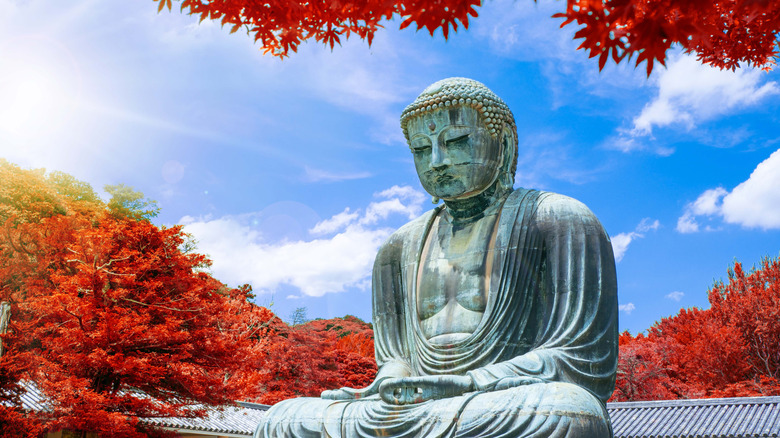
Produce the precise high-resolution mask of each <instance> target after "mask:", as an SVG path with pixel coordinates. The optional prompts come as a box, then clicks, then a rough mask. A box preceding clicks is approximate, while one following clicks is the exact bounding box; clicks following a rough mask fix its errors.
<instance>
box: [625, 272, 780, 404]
mask: <svg viewBox="0 0 780 438" xmlns="http://www.w3.org/2000/svg"><path fill="white" fill-rule="evenodd" d="M708 294H709V301H710V305H711V308H710V309H707V310H701V309H696V308H693V309H682V310H680V313H678V314H677V315H675V316H672V317H669V318H664V319H662V320H661V321H660V322H658V323H656V324H655V325H654V326H653V327H651V328H650V330H649V334H648V336H643V335H641V334H640V335H638V336H637V337H632V336H631V335H630V334H629V333H627V332H626V333H623V334H621V336H620V358H619V363H618V380H617V388H616V391H615V394H614V396H613V400H615V401H622V400H652V399H658V398H701V397H704V398H708V397H747V396H758V395H778V394H780V382H779V381H778V378H780V314H779V313H780V258H778V259H774V260H772V259H764V260H763V261H762V262H761V266H760V267H759V268H758V269H753V270H752V271H751V272H750V273H749V274H745V272H744V271H743V269H742V265H741V264H740V263H738V262H737V263H735V264H734V268H733V270H729V282H728V284H724V283H723V282H719V283H716V284H715V285H714V286H713V288H712V289H711V290H710V291H709V293H708Z"/></svg>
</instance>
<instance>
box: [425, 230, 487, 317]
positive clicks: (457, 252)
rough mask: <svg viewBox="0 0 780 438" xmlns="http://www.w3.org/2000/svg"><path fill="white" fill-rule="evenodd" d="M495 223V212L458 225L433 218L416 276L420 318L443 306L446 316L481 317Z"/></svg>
mask: <svg viewBox="0 0 780 438" xmlns="http://www.w3.org/2000/svg"><path fill="white" fill-rule="evenodd" d="M495 225H496V215H490V216H487V217H484V218H482V219H480V220H478V221H475V222H473V223H471V224H468V225H461V226H454V225H452V224H450V223H448V222H446V221H444V220H441V219H440V218H437V219H435V220H434V222H433V224H432V226H431V229H430V232H429V233H428V236H427V238H426V241H425V244H424V247H423V251H422V255H421V259H420V266H419V271H418V277H417V280H418V281H417V312H418V318H419V319H420V320H421V321H422V320H426V319H429V318H432V317H434V316H435V315H437V314H439V313H442V312H443V311H445V310H447V312H446V313H447V314H448V315H449V317H453V316H454V317H458V316H459V315H460V316H462V317H463V318H466V315H470V318H474V317H476V316H479V318H481V314H482V313H484V311H485V309H486V307H487V302H488V292H489V290H490V275H489V272H490V269H491V266H492V261H493V243H492V242H494V241H495V239H494V237H495V236H494V233H495ZM476 322H477V323H478V320H477V321H476ZM466 325H473V324H466Z"/></svg>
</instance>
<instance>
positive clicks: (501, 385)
mask: <svg viewBox="0 0 780 438" xmlns="http://www.w3.org/2000/svg"><path fill="white" fill-rule="evenodd" d="M536 383H548V381H547V380H544V379H541V378H539V377H533V376H517V377H507V378H505V379H501V380H499V381H498V383H497V384H496V386H495V387H494V388H493V390H494V391H501V390H503V389H509V388H515V387H518V386H527V385H534V384H536Z"/></svg>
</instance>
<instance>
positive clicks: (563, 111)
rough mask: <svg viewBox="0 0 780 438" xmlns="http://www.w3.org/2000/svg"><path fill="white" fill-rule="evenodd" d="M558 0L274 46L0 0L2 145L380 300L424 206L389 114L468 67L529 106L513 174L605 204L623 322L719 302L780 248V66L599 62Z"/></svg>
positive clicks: (366, 311) (175, 24) (676, 56)
mask: <svg viewBox="0 0 780 438" xmlns="http://www.w3.org/2000/svg"><path fill="white" fill-rule="evenodd" d="M562 7H563V3H561V2H546V1H540V2H539V3H534V2H533V1H531V0H518V1H512V0H494V1H487V2H486V3H485V5H484V6H483V7H482V8H480V10H479V12H480V17H479V18H477V19H475V20H473V22H472V26H471V28H470V29H469V30H468V31H463V30H461V31H460V32H458V33H457V34H454V35H452V36H451V38H450V40H449V41H444V40H443V38H442V37H441V35H440V34H438V33H437V35H436V37H434V38H431V37H430V36H429V35H428V34H427V33H425V32H414V31H413V30H410V29H407V30H404V31H399V30H397V28H398V22H391V23H388V24H387V29H386V31H383V32H381V33H379V34H377V36H376V39H375V40H374V44H373V45H372V47H370V48H369V47H368V46H367V45H366V44H365V43H364V42H362V41H360V40H354V41H352V40H350V41H348V42H346V43H344V44H343V45H342V46H341V47H338V46H337V47H336V48H335V49H334V50H333V51H331V50H330V49H327V48H325V47H321V46H319V45H316V44H313V43H310V44H304V45H303V46H301V47H300V50H299V53H297V54H293V55H292V56H291V57H290V58H289V59H286V60H284V61H280V60H278V59H276V58H271V57H267V56H262V55H261V52H260V51H259V50H258V47H257V46H255V45H254V44H253V43H252V40H251V38H250V37H247V36H244V35H242V34H233V35H229V34H228V32H227V30H225V29H221V28H220V26H219V25H217V24H215V23H211V22H203V23H201V24H198V21H197V19H196V18H194V17H189V16H187V15H183V14H181V13H179V12H178V11H176V5H174V12H173V13H168V12H167V11H166V12H163V13H161V14H157V13H156V10H157V8H156V3H153V2H151V1H148V0H144V1H136V0H130V1H124V2H106V1H99V0H71V1H67V2H54V1H42V0H0V157H3V158H6V159H8V160H9V161H12V162H14V163H17V164H19V165H22V166H24V167H35V168H38V167H45V168H47V169H49V170H62V171H65V172H68V173H71V174H72V175H74V176H76V177H77V178H79V179H82V180H85V181H87V182H89V183H91V184H92V185H93V187H95V188H96V189H100V188H102V187H103V186H104V185H106V184H117V183H125V184H128V185H131V186H133V187H134V188H136V189H137V190H140V191H142V192H144V193H145V194H146V195H147V196H148V197H150V198H152V199H155V200H157V201H158V202H159V204H160V206H161V207H162V213H161V214H160V216H159V217H158V218H157V220H156V223H158V224H160V225H173V224H184V225H185V229H186V230H187V231H188V232H190V233H192V234H193V235H194V236H195V237H196V238H197V240H198V241H199V249H200V250H201V251H202V252H204V253H207V254H209V255H210V256H211V258H212V259H213V261H214V265H213V267H212V273H213V274H214V276H216V277H217V278H219V279H220V280H222V281H223V282H225V283H227V284H229V285H231V286H236V285H238V284H242V283H250V284H252V285H253V287H254V289H255V292H256V293H257V302H258V303H259V304H263V305H270V306H271V308H272V310H274V311H276V312H277V313H278V314H279V315H280V316H281V317H283V318H287V317H288V316H289V315H290V313H291V312H292V311H293V310H294V309H295V308H297V307H306V308H307V311H308V316H309V317H310V318H315V317H325V318H329V317H335V316H343V315H345V314H353V315H357V316H359V317H361V318H363V319H366V320H369V319H370V317H371V309H370V268H371V264H372V263H373V257H374V255H375V253H376V249H377V247H378V246H379V245H380V244H381V242H382V241H383V240H384V239H385V238H386V237H387V236H388V235H389V233H391V232H392V230H393V229H395V228H397V227H399V226H400V225H402V224H403V223H405V222H407V221H408V220H409V219H411V218H414V217H416V216H417V215H419V214H421V213H422V212H423V211H425V210H427V209H429V208H432V204H431V203H430V197H429V196H427V195H425V194H424V193H423V192H422V188H421V186H420V184H419V181H418V180H417V176H416V174H415V172H414V168H413V165H412V161H411V154H410V153H409V150H408V148H407V146H406V144H405V141H404V140H403V137H402V134H401V131H400V128H399V125H398V117H399V115H400V113H401V111H402V110H403V108H404V107H405V106H406V105H407V104H408V103H410V102H411V101H412V100H413V99H414V98H415V97H416V95H417V94H419V92H420V91H422V90H423V89H424V88H425V87H426V86H427V85H429V84H431V83H432V82H435V81H437V80H439V79H442V78H445V77H451V76H466V77H471V78H474V79H477V80H479V81H481V82H483V83H485V84H486V85H487V86H488V87H490V88H491V89H492V90H493V91H494V92H496V94H498V95H499V96H501V97H502V98H503V99H504V100H505V101H506V102H507V104H508V105H509V107H510V108H511V109H512V111H513V113H514V115H515V118H516V120H517V125H518V134H519V142H520V151H519V165H518V172H517V178H516V186H524V187H531V188H539V189H544V190H551V191H555V192H559V193H563V194H566V195H569V196H572V197H574V198H577V199H579V200H581V201H583V202H585V203H586V204H587V205H588V206H589V207H590V208H591V209H592V210H593V211H594V212H595V213H596V215H597V216H598V217H599V218H600V219H601V221H602V223H603V224H604V226H605V228H606V229H607V231H608V233H609V234H610V236H612V239H613V246H614V247H615V250H616V254H617V255H618V263H617V269H618V282H619V301H620V305H621V311H620V327H621V330H624V329H628V330H630V331H631V332H633V333H637V332H639V331H642V330H645V329H647V328H648V327H649V326H651V325H652V324H653V322H654V321H657V320H659V319H660V318H662V317H666V316H669V315H672V314H674V313H676V312H677V311H678V310H679V309H680V308H681V307H690V306H699V307H706V306H707V300H706V290H707V289H708V288H709V287H710V286H711V285H712V284H713V281H715V280H718V279H720V278H725V276H726V269H727V268H728V267H729V266H730V265H731V264H732V263H733V261H734V260H739V261H742V262H743V263H744V264H745V265H747V266H752V265H754V264H757V263H759V262H760V260H761V258H762V257H765V256H770V257H777V256H778V255H780V130H779V129H778V128H779V127H780V84H779V82H780V73H778V72H771V73H765V72H761V71H756V70H751V69H742V70H739V71H737V72H735V73H733V72H728V71H726V72H722V71H719V70H713V69H710V68H707V67H703V66H700V65H699V64H698V63H696V61H695V59H692V58H691V57H689V56H685V55H682V54H680V53H673V54H671V56H670V59H669V62H668V68H667V69H663V68H659V69H656V71H655V72H653V74H652V76H651V77H650V78H649V79H648V78H646V76H645V74H644V68H642V67H640V68H639V69H634V68H633V67H632V66H630V65H621V66H614V65H608V66H607V68H606V69H605V70H604V71H602V72H599V71H598V67H597V63H596V62H595V61H594V60H590V59H587V56H586V55H585V54H584V53H582V52H580V51H576V50H575V48H576V47H577V45H578V43H577V42H574V41H572V39H571V38H572V34H573V31H574V29H566V30H560V29H558V24H559V21H558V20H554V19H552V18H550V16H551V15H552V14H553V13H555V12H557V10H558V9H560V8H562Z"/></svg>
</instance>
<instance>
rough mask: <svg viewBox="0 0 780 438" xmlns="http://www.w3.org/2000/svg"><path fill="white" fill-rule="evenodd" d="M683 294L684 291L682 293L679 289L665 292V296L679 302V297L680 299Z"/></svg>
mask: <svg viewBox="0 0 780 438" xmlns="http://www.w3.org/2000/svg"><path fill="white" fill-rule="evenodd" d="M684 296H685V293H683V292H680V291H678V290H676V291H674V292H669V293H668V294H666V298H669V299H670V300H672V301H678V302H679V301H680V300H681V299H682V298H683V297H684Z"/></svg>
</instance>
